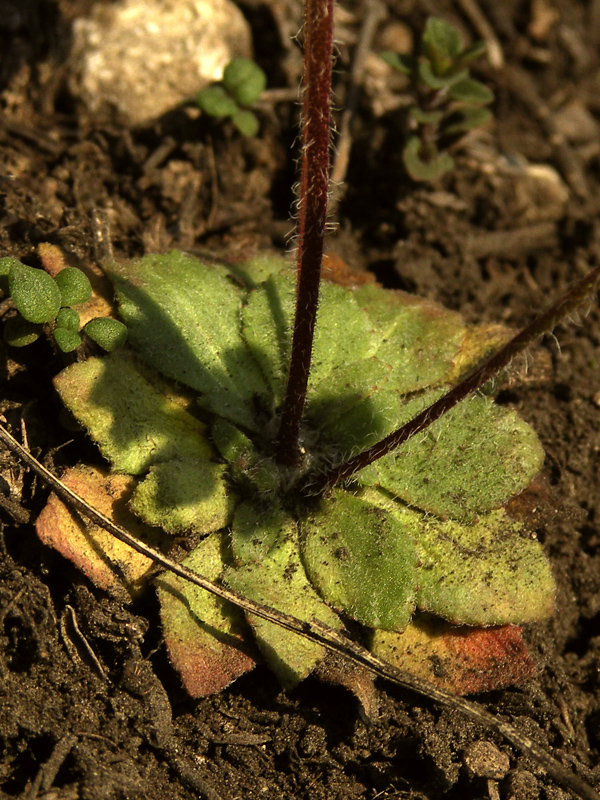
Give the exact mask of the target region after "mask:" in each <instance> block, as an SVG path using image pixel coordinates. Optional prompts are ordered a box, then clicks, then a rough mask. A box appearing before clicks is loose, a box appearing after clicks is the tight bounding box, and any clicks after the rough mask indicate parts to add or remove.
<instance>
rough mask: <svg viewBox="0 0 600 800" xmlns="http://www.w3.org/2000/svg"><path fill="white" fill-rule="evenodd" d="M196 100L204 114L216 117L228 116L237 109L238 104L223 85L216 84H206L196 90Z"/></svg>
mask: <svg viewBox="0 0 600 800" xmlns="http://www.w3.org/2000/svg"><path fill="white" fill-rule="evenodd" d="M196 102H197V103H198V105H199V106H200V108H201V109H202V111H204V113H205V114H208V115H209V116H211V117H216V118H217V119H221V118H223V117H230V116H231V115H232V114H235V112H236V111H237V110H238V104H237V103H236V102H235V100H234V99H233V97H231V96H230V95H229V94H228V93H227V91H226V90H225V88H224V87H223V86H219V85H218V84H214V85H212V86H207V87H206V88H205V89H202V90H201V91H200V92H198V94H197V95H196Z"/></svg>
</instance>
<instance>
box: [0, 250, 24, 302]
mask: <svg viewBox="0 0 600 800" xmlns="http://www.w3.org/2000/svg"><path fill="white" fill-rule="evenodd" d="M22 266H23V265H22V264H21V262H20V261H19V260H18V259H17V258H13V257H12V256H4V258H0V290H1V291H3V292H4V293H5V294H6V293H8V291H9V289H8V276H9V275H10V271H11V269H12V268H13V267H22Z"/></svg>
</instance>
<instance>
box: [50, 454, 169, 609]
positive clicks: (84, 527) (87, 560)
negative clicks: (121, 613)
mask: <svg viewBox="0 0 600 800" xmlns="http://www.w3.org/2000/svg"><path fill="white" fill-rule="evenodd" d="M62 482H63V483H64V484H65V485H66V486H68V488H69V489H72V490H73V491H74V492H76V493H77V494H78V495H80V496H81V497H83V498H84V499H85V500H87V501H88V503H91V505H93V506H94V508H96V509H97V510H98V511H100V512H101V513H102V514H104V515H105V516H107V517H109V518H110V519H112V520H113V521H114V522H116V523H117V524H119V525H121V526H122V527H124V528H127V530H128V531H129V532H130V533H131V534H133V536H135V537H137V538H138V539H142V540H143V541H145V542H147V543H148V544H150V545H152V546H153V547H159V548H160V545H161V544H162V543H163V542H164V541H165V539H166V537H165V535H164V534H163V533H162V532H161V531H160V530H158V529H157V528H150V527H149V526H148V525H145V524H143V523H142V522H140V520H139V518H138V517H136V516H134V515H133V514H132V513H131V512H130V511H129V510H128V508H127V503H128V501H129V498H130V497H131V494H132V492H133V490H134V488H135V484H136V481H135V479H134V478H131V477H130V476H128V475H111V474H109V473H108V472H107V471H104V470H100V469H97V468H95V467H88V466H83V465H82V466H77V467H73V468H72V469H70V470H68V471H67V472H66V473H65V474H64V475H63V477H62ZM36 531H37V534H38V536H39V537H40V539H41V540H42V542H44V544H47V545H49V546H50V547H54V549H55V550H58V552H59V553H61V554H62V555H63V556H64V557H65V558H68V559H69V561H72V562H73V563H74V564H75V566H76V567H78V569H80V570H81V571H82V572H83V573H84V574H85V575H87V577H88V578H89V579H90V580H91V581H92V583H94V584H95V585H96V586H99V587H100V588H102V589H105V590H106V591H108V592H110V593H111V594H112V595H114V596H115V597H117V598H119V599H120V600H122V601H124V602H130V601H131V600H132V599H133V598H134V597H135V596H136V595H137V594H139V592H140V591H141V589H142V588H143V586H144V583H145V581H146V578H147V577H148V574H149V573H150V571H151V570H152V567H153V563H152V561H151V560H150V559H148V558H146V557H145V556H143V555H141V554H140V553H137V552H136V551H135V550H132V549H131V547H129V546H128V545H126V544H124V543H123V542H120V541H119V540H118V539H115V537H114V536H113V535H112V534H110V533H107V532H106V531H105V530H103V529H102V528H100V527H99V526H98V525H94V524H92V523H88V522H84V521H83V520H82V518H81V517H79V516H78V515H77V514H76V513H75V512H73V511H72V510H71V509H70V508H69V507H68V506H66V505H65V504H64V503H63V502H62V501H61V500H59V499H58V497H57V496H56V495H54V494H52V495H50V499H49V500H48V502H47V504H46V507H45V508H44V509H43V511H42V513H41V514H40V516H39V517H38V519H37V522H36Z"/></svg>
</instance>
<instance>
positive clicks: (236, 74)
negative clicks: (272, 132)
mask: <svg viewBox="0 0 600 800" xmlns="http://www.w3.org/2000/svg"><path fill="white" fill-rule="evenodd" d="M266 85H267V76H266V75H265V73H264V72H263V70H262V69H261V68H260V67H259V66H258V64H255V62H254V61H252V59H250V58H234V59H233V60H232V61H230V62H229V64H227V66H226V67H225V70H224V72H223V79H222V80H221V81H220V82H219V83H213V84H211V85H210V86H207V87H206V88H205V89H202V90H201V91H200V92H198V94H197V95H196V102H197V103H198V105H199V106H200V108H201V109H202V111H204V112H205V113H206V114H209V115H210V116H211V117H216V118H217V119H222V118H227V117H230V118H231V121H232V122H233V124H234V125H235V127H236V128H237V129H238V131H239V132H240V133H241V134H242V136H246V137H251V136H256V134H257V133H258V130H259V127H260V123H259V121H258V117H257V116H256V114H255V113H254V112H253V111H251V110H250V109H249V108H247V106H251V105H252V104H253V103H256V101H257V100H258V99H259V98H260V96H261V94H262V93H263V91H264V90H265V87H266Z"/></svg>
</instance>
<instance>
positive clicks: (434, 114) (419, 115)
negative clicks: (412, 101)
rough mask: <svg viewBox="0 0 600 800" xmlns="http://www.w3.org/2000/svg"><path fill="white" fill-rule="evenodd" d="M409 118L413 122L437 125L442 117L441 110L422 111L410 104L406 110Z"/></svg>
mask: <svg viewBox="0 0 600 800" xmlns="http://www.w3.org/2000/svg"><path fill="white" fill-rule="evenodd" d="M408 116H409V118H410V119H411V120H412V121H413V122H417V123H421V124H423V125H439V123H440V122H441V121H442V120H443V118H444V112H443V111H423V109H421V108H419V106H412V108H411V109H410V111H409V112H408Z"/></svg>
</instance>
